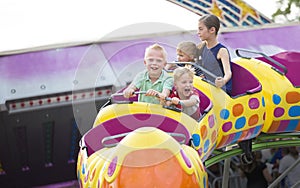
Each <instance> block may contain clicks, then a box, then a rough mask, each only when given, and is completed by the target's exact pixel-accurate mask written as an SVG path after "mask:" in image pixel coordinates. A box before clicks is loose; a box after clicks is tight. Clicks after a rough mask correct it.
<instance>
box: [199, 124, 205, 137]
mask: <svg viewBox="0 0 300 188" xmlns="http://www.w3.org/2000/svg"><path fill="white" fill-rule="evenodd" d="M200 131H201V137H202V139H205V138H206V136H207V128H206V126H205V125H203V126H202V127H201V130H200Z"/></svg>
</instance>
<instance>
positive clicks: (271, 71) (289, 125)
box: [235, 49, 300, 133]
mask: <svg viewBox="0 0 300 188" xmlns="http://www.w3.org/2000/svg"><path fill="white" fill-rule="evenodd" d="M241 53H252V54H256V55H259V57H257V58H256V59H253V58H248V57H246V56H243V55H241ZM237 54H238V56H239V57H240V58H238V59H236V60H235V61H236V63H237V64H239V65H240V66H242V67H244V68H246V69H248V70H249V71H250V72H251V74H253V75H254V76H255V77H256V78H257V79H258V80H260V82H261V84H262V88H263V100H262V102H263V103H262V105H263V106H265V107H266V111H265V113H264V120H265V121H264V126H263V130H262V131H263V132H264V133H280V132H295V131H300V121H299V120H300V74H299V70H300V69H299V68H300V62H299V59H300V53H299V52H282V53H279V54H276V55H273V56H271V57H268V56H266V55H265V54H263V53H260V52H253V51H249V50H244V49H237Z"/></svg>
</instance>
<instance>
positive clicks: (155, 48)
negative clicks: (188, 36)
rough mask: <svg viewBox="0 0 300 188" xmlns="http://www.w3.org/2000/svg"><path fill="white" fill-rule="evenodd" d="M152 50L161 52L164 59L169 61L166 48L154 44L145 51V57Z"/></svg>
mask: <svg viewBox="0 0 300 188" xmlns="http://www.w3.org/2000/svg"><path fill="white" fill-rule="evenodd" d="M150 50H157V51H161V53H162V55H163V58H164V60H165V61H167V52H166V50H165V48H164V47H163V46H161V45H159V44H157V43H155V44H152V45H151V46H148V47H147V48H146V50H145V57H146V56H147V55H148V53H149V51H150Z"/></svg>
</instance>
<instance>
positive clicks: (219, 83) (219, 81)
mask: <svg viewBox="0 0 300 188" xmlns="http://www.w3.org/2000/svg"><path fill="white" fill-rule="evenodd" d="M215 84H216V87H218V88H221V87H222V86H224V85H225V80H224V78H222V77H217V78H216V80H215Z"/></svg>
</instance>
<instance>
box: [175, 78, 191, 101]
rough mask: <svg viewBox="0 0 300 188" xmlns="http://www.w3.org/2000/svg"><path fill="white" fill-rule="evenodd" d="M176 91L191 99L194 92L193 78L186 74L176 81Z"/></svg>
mask: <svg viewBox="0 0 300 188" xmlns="http://www.w3.org/2000/svg"><path fill="white" fill-rule="evenodd" d="M175 87H176V91H177V92H178V93H179V94H180V95H182V96H185V97H189V96H190V95H191V93H192V92H193V77H191V76H190V75H189V74H188V73H184V74H183V75H182V76H181V77H179V79H178V80H176V81H175Z"/></svg>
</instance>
